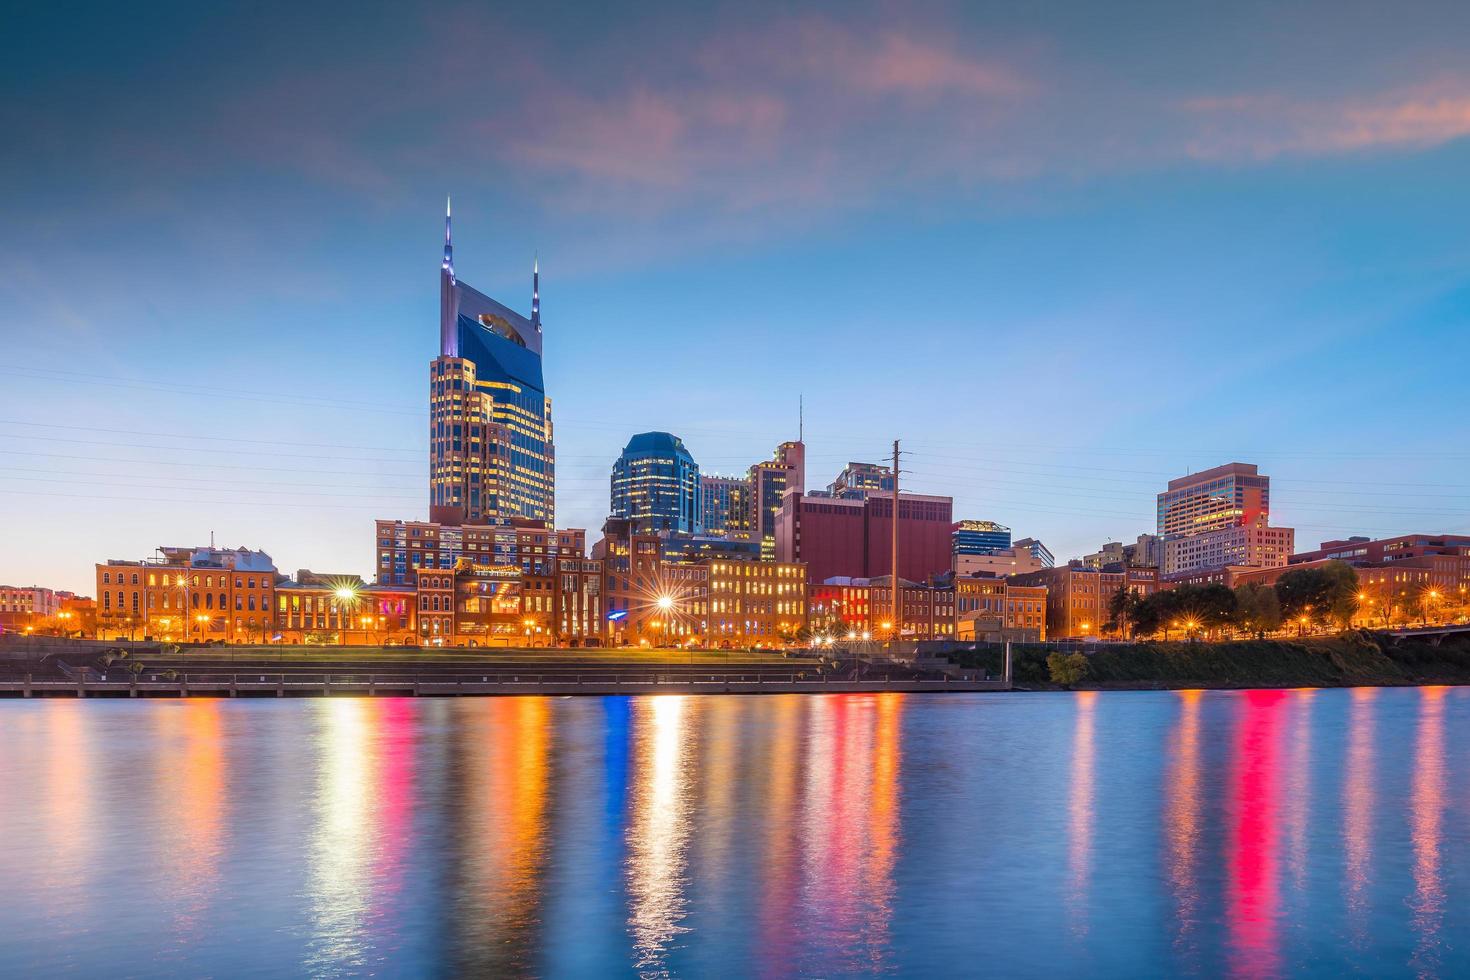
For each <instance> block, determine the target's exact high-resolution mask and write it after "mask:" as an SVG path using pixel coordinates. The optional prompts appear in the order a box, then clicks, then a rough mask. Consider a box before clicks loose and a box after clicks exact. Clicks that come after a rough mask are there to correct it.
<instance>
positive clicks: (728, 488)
mask: <svg viewBox="0 0 1470 980" xmlns="http://www.w3.org/2000/svg"><path fill="white" fill-rule="evenodd" d="M699 486H700V496H701V498H702V499H701V501H700V514H701V515H702V517H701V522H702V523H703V524H704V533H705V534H708V535H710V536H711V537H716V538H729V539H731V540H733V541H748V540H750V517H751V508H750V481H749V480H748V479H745V478H744V477H738V476H701V477H700V478H699Z"/></svg>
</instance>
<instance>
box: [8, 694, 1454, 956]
mask: <svg viewBox="0 0 1470 980" xmlns="http://www.w3.org/2000/svg"><path fill="white" fill-rule="evenodd" d="M1467 740H1470V690H1467V689H1424V690H1371V689H1366V690H1354V691H1317V692H1313V691H1269V692H1266V691H1262V692H1241V693H1199V692H1183V693H1141V692H1140V693H1132V692H1119V693H1106V694H1094V693H1082V694H1036V695H1020V694H1016V695H953V694H949V695H943V694H941V695H901V694H890V695H873V696H867V695H822V696H797V695H790V696H767V697H743V698H742V697H677V696H666V697H656V698H576V699H555V698H553V699H547V698H488V699H465V700H430V699H424V700H401V699H386V698H385V699H378V700H373V699H350V698H340V699H339V698H333V699H322V700H281V701H278V700H275V699H269V700H239V701H228V700H203V699H200V700H185V701H103V700H88V701H70V700H56V701H29V702H24V701H11V702H6V703H0V841H3V842H4V845H5V846H4V847H3V848H0V886H3V887H0V973H3V974H4V975H7V976H35V975H51V974H73V975H93V976H95V975H136V976H155V975H176V974H181V973H182V974H189V975H205V974H208V975H215V976H241V975H282V974H288V975H304V974H310V975H317V976H334V975H353V974H363V973H373V974H377V975H384V976H421V975H449V974H465V973H477V974H486V973H502V974H504V973H515V974H539V975H547V976H620V975H621V976H636V975H640V974H641V975H644V976H662V975H681V976H746V975H762V976H786V975H801V976H836V975H846V974H871V973H891V974H900V973H901V974H910V975H973V974H975V973H977V972H985V973H992V974H999V975H1015V976H1037V977H1042V976H1045V977H1054V976H1057V975H1060V974H1068V975H1072V974H1083V973H1086V974H1088V975H1104V976H1163V975H1175V974H1179V973H1187V974H1204V975H1222V974H1224V975H1238V976H1272V975H1295V976H1339V975H1342V974H1344V973H1355V974H1361V975H1365V976H1383V975H1404V976H1434V975H1444V976H1450V975H1465V974H1466V973H1467V972H1470V915H1467V914H1466V913H1465V912H1464V910H1465V909H1466V908H1467V898H1470V894H1467V893H1470V883H1467V877H1466V876H1467V873H1470V872H1467V869H1470V844H1467V828H1470V823H1467V819H1466V818H1467V802H1470V801H1467V792H1470V773H1467V770H1470V765H1467V764H1466V763H1465V762H1463V761H1462V760H1464V759H1465V754H1464V752H1463V751H1461V750H1460V747H1461V746H1463V745H1465V744H1467Z"/></svg>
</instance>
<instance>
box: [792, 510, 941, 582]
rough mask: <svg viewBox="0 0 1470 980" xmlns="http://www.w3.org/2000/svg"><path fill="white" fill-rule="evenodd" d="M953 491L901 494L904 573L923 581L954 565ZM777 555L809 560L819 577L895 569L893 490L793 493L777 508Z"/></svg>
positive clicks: (900, 559)
mask: <svg viewBox="0 0 1470 980" xmlns="http://www.w3.org/2000/svg"><path fill="white" fill-rule="evenodd" d="M953 511H954V502H953V500H952V498H950V497H938V496H929V495H926V494H906V493H905V494H899V505H898V525H899V532H898V533H899V546H898V569H899V577H900V578H904V579H908V580H909V581H911V582H922V581H925V580H926V579H928V578H929V577H930V576H933V575H939V574H942V573H944V572H947V571H949V570H950V569H951V564H952V561H951V557H952V556H951V539H950V529H951V527H952V525H953V524H954V520H953ZM776 542H777V546H776V557H777V559H778V560H780V561H785V562H799V563H801V564H804V565H806V566H807V574H808V575H809V576H810V577H811V580H812V581H813V582H825V581H827V580H828V579H830V578H834V577H839V576H845V577H848V578H868V579H873V578H878V577H880V576H882V575H884V574H889V575H891V574H892V564H893V494H892V493H891V492H888V493H885V492H881V491H869V492H868V493H867V494H866V496H864V497H862V498H859V499H851V498H839V497H826V496H820V497H819V496H812V495H808V496H801V495H800V494H797V493H794V492H793V493H788V494H787V495H786V497H785V499H784V500H783V501H782V504H781V509H780V511H779V512H778V514H777V528H776Z"/></svg>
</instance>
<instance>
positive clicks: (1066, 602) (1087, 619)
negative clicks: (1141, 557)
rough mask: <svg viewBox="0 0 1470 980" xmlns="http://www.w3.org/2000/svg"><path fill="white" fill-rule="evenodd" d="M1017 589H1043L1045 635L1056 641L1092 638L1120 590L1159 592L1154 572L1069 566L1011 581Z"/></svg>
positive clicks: (1074, 563)
mask: <svg viewBox="0 0 1470 980" xmlns="http://www.w3.org/2000/svg"><path fill="white" fill-rule="evenodd" d="M1010 582H1012V583H1013V584H1016V585H1029V586H1045V587H1046V632H1047V635H1049V636H1051V637H1053V638H1055V639H1076V638H1082V639H1085V638H1087V637H1095V636H1099V635H1101V634H1102V632H1103V629H1104V626H1105V624H1106V623H1107V622H1108V621H1109V619H1110V618H1111V616H1110V613H1109V610H1108V607H1109V605H1110V604H1111V602H1112V598H1113V596H1114V595H1116V594H1117V592H1118V590H1119V589H1127V590H1128V591H1130V592H1134V593H1136V594H1138V595H1140V596H1147V595H1152V594H1153V593H1155V592H1157V591H1158V590H1159V570H1158V569H1157V568H1128V567H1126V566H1116V565H1115V566H1109V567H1108V568H1107V569H1096V568H1087V567H1086V566H1084V565H1083V564H1082V563H1081V562H1072V563H1069V564H1067V565H1062V566H1058V567H1056V568H1047V569H1043V570H1041V571H1038V572H1027V573H1026V574H1024V575H1016V576H1013V577H1012V578H1011V579H1010Z"/></svg>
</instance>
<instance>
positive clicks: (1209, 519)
mask: <svg viewBox="0 0 1470 980" xmlns="http://www.w3.org/2000/svg"><path fill="white" fill-rule="evenodd" d="M1270 514H1271V478H1270V477H1268V476H1262V475H1261V474H1260V472H1259V471H1258V469H1257V468H1256V466H1255V465H1254V464H1251V463H1226V464H1225V465H1224V466H1216V467H1213V468H1212V469H1208V470H1201V471H1200V472H1198V473H1191V474H1189V475H1188V476H1182V477H1180V478H1178V479H1177V480H1170V481H1169V487H1168V489H1167V490H1165V491H1164V492H1163V493H1161V494H1159V495H1158V534H1159V536H1160V537H1162V538H1164V540H1165V541H1168V540H1169V539H1171V538H1178V537H1184V536H1186V535H1190V534H1199V533H1201V532H1203V531H1218V530H1223V529H1225V528H1230V527H1241V526H1246V525H1251V524H1254V523H1256V522H1257V521H1258V520H1261V519H1264V518H1269V517H1270Z"/></svg>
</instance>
